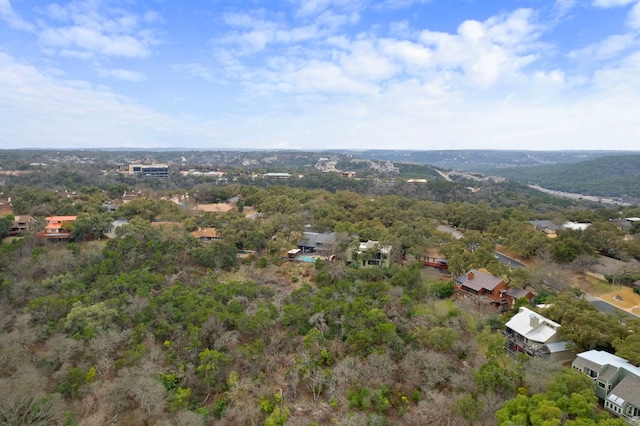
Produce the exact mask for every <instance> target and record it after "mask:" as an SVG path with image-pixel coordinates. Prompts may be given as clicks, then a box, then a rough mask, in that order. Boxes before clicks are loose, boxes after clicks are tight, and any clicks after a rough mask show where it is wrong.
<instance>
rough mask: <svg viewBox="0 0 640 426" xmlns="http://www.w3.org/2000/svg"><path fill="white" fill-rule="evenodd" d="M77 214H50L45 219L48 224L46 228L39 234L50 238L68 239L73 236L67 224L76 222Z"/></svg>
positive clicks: (41, 236)
mask: <svg viewBox="0 0 640 426" xmlns="http://www.w3.org/2000/svg"><path fill="white" fill-rule="evenodd" d="M77 218H78V217H77V216H49V217H47V218H46V219H45V221H46V222H47V224H46V225H45V227H44V230H43V231H41V232H39V233H38V234H37V235H38V237H40V238H46V239H48V240H67V239H69V237H71V231H70V230H69V228H68V227H67V226H65V224H70V223H73V222H75V220H76V219H77Z"/></svg>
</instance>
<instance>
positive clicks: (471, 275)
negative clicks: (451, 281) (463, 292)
mask: <svg viewBox="0 0 640 426" xmlns="http://www.w3.org/2000/svg"><path fill="white" fill-rule="evenodd" d="M467 279H468V280H469V281H471V280H473V271H469V273H468V274H467Z"/></svg>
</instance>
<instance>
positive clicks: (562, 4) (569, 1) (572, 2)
mask: <svg viewBox="0 0 640 426" xmlns="http://www.w3.org/2000/svg"><path fill="white" fill-rule="evenodd" d="M577 4H578V0H556V2H555V4H554V5H553V9H554V11H555V12H556V14H557V15H558V17H560V18H562V17H564V16H565V15H566V14H568V13H569V12H570V11H571V10H572V9H573V8H574V7H575V6H576V5H577Z"/></svg>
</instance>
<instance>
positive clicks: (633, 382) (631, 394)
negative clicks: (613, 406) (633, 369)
mask: <svg viewBox="0 0 640 426" xmlns="http://www.w3.org/2000/svg"><path fill="white" fill-rule="evenodd" d="M639 390H640V377H637V376H634V375H632V374H629V375H628V376H625V377H624V378H623V379H622V380H621V381H620V383H618V384H617V385H616V387H614V388H613V389H612V390H611V393H610V394H609V397H608V399H611V397H614V398H622V399H623V400H624V401H626V402H628V403H630V404H632V405H635V406H636V407H640V392H638V391H639ZM614 402H615V400H614Z"/></svg>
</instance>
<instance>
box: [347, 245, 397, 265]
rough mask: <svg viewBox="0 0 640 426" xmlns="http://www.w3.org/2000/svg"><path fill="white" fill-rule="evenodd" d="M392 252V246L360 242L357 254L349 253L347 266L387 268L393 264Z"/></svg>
mask: <svg viewBox="0 0 640 426" xmlns="http://www.w3.org/2000/svg"><path fill="white" fill-rule="evenodd" d="M391 250H392V247H391V246H385V245H381V244H380V242H378V241H372V240H369V241H360V244H359V245H358V249H357V250H355V253H354V250H351V251H349V252H348V253H347V264H353V263H357V264H359V265H360V266H380V267H381V268H386V267H388V266H389V265H390V263H391Z"/></svg>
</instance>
